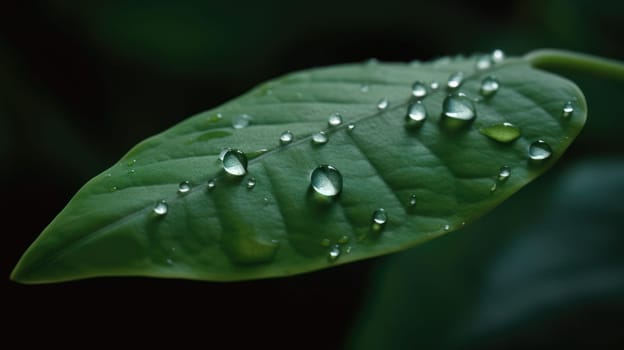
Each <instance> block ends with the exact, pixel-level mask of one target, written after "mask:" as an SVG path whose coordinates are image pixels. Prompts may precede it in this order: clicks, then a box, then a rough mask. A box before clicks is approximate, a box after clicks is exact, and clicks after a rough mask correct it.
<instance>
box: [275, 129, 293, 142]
mask: <svg viewBox="0 0 624 350" xmlns="http://www.w3.org/2000/svg"><path fill="white" fill-rule="evenodd" d="M294 138H295V135H293V133H292V132H290V131H289V130H287V131H284V132H283V133H282V134H281V135H280V138H279V140H280V143H281V144H282V145H287V144H289V143H291V142H292V140H293V139H294Z"/></svg>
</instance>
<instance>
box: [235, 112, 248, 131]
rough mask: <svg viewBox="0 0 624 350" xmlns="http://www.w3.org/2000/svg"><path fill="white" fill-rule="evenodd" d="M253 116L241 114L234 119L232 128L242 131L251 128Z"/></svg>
mask: <svg viewBox="0 0 624 350" xmlns="http://www.w3.org/2000/svg"><path fill="white" fill-rule="evenodd" d="M251 119H252V118H251V116H250V115H248V114H241V115H239V116H236V117H234V119H232V127H233V128H234V129H242V128H246V127H248V126H249V124H250V123H251Z"/></svg>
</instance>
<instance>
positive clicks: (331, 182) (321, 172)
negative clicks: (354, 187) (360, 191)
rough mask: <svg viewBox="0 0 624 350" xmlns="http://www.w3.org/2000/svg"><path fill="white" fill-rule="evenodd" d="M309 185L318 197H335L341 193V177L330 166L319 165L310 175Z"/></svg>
mask: <svg viewBox="0 0 624 350" xmlns="http://www.w3.org/2000/svg"><path fill="white" fill-rule="evenodd" d="M310 185H311V186H312V189H314V191H316V192H317V193H319V194H320V195H323V196H326V197H333V196H337V195H338V194H339V193H340V191H342V175H341V174H340V172H339V171H338V169H336V168H334V167H333V166H331V165H319V166H318V167H317V168H316V169H314V170H313V171H312V174H310Z"/></svg>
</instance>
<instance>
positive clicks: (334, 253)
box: [327, 245, 340, 261]
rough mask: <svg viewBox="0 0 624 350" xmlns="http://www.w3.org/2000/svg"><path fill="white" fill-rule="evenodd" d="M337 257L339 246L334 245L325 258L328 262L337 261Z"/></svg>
mask: <svg viewBox="0 0 624 350" xmlns="http://www.w3.org/2000/svg"><path fill="white" fill-rule="evenodd" d="M339 257H340V246H339V245H334V246H333V247H331V248H330V249H329V254H328V255H327V258H328V259H329V261H336V260H338V258H339Z"/></svg>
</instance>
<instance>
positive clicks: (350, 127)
mask: <svg viewBox="0 0 624 350" xmlns="http://www.w3.org/2000/svg"><path fill="white" fill-rule="evenodd" d="M353 129H355V124H349V125H347V130H348V131H353Z"/></svg>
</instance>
